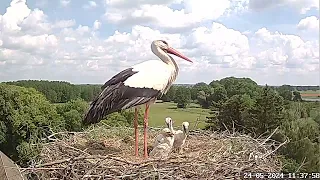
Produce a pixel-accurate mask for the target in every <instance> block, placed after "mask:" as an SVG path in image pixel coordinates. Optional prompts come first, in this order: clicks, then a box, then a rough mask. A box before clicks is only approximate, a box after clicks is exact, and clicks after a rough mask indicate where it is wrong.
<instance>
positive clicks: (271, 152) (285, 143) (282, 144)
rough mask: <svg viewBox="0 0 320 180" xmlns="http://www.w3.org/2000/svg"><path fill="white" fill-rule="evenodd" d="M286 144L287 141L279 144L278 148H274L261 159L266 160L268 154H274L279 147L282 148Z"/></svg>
mask: <svg viewBox="0 0 320 180" xmlns="http://www.w3.org/2000/svg"><path fill="white" fill-rule="evenodd" d="M286 143H287V140H285V141H284V142H283V143H281V144H279V146H278V147H276V148H275V149H274V150H273V151H271V152H269V153H267V154H265V155H264V156H263V158H266V157H268V156H269V155H270V154H272V153H274V152H276V151H277V150H278V149H279V148H280V147H281V146H283V145H284V144H286Z"/></svg>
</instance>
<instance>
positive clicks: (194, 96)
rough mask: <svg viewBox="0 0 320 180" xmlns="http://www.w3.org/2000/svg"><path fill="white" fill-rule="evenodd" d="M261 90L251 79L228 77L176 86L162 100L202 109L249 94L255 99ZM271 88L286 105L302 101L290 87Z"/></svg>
mask: <svg viewBox="0 0 320 180" xmlns="http://www.w3.org/2000/svg"><path fill="white" fill-rule="evenodd" d="M261 88H262V86H260V85H258V84H257V83H256V82H254V81H253V80H251V79H250V78H235V77H227V78H223V79H221V80H214V81H212V82H211V83H209V84H206V83H204V82H200V83H197V84H195V85H193V86H181V85H180V86H175V85H174V86H172V87H171V88H170V89H169V91H168V92H167V94H165V95H163V96H162V97H161V98H160V99H162V100H163V101H164V102H171V101H173V102H176V103H177V106H178V107H182V108H185V107H187V106H188V104H190V103H191V102H196V103H198V104H200V105H201V107H202V108H209V107H213V106H214V107H219V104H221V103H222V102H224V101H225V100H226V99H227V98H230V97H232V96H233V95H237V94H247V95H249V96H250V97H252V98H254V97H256V96H257V95H258V91H257V90H258V89H261ZM270 88H271V89H274V90H276V92H277V93H278V94H279V95H280V96H281V97H282V98H283V99H284V100H285V103H286V104H287V103H288V101H302V98H301V94H300V92H298V91H295V90H294V89H293V88H291V87H290V86H288V85H283V86H279V87H270Z"/></svg>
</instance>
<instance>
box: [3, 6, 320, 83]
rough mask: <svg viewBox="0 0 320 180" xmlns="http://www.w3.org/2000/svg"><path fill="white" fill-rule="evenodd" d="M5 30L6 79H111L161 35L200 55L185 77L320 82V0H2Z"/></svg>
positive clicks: (146, 53) (184, 67) (147, 53)
mask: <svg viewBox="0 0 320 180" xmlns="http://www.w3.org/2000/svg"><path fill="white" fill-rule="evenodd" d="M10 3H12V5H11V7H10ZM8 7H10V8H11V10H12V13H10V12H9V11H7V8H8ZM10 8H9V9H10ZM0 28H1V29H0V31H1V34H0V81H11V80H19V79H48V80H64V81H69V82H72V83H104V82H105V81H106V80H108V79H109V78H110V77H111V76H113V75H114V74H115V73H117V72H118V71H121V70H122V69H124V68H126V67H129V66H132V65H134V64H136V63H140V62H142V61H146V60H151V59H157V57H156V56H155V55H154V54H152V52H151V50H150V43H151V42H152V41H153V40H155V39H159V38H161V39H165V40H167V41H168V43H169V45H171V46H172V47H174V48H176V49H178V50H179V51H181V52H182V53H184V54H185V55H187V56H188V57H190V58H192V59H193V60H194V61H195V63H193V64H192V65H190V64H188V63H185V62H183V61H182V60H180V59H179V58H178V57H176V58H175V59H176V61H177V62H178V64H179V65H180V74H179V76H178V79H177V81H176V82H177V83H196V82H200V81H204V82H210V81H212V80H214V79H220V78H224V77H228V76H236V77H243V76H245V77H250V78H252V79H253V80H255V81H256V82H258V83H259V84H271V85H280V84H296V85H308V84H310V85H319V82H320V80H319V79H320V74H319V2H318V1H317V0H300V1H296V0H281V1H270V0H220V1H209V0H197V1H196V0H162V1H160V0H150V1H146V0H132V1H126V0H94V1H86V0H77V1H75V0H56V1H49V0H27V1H26V0H2V1H0Z"/></svg>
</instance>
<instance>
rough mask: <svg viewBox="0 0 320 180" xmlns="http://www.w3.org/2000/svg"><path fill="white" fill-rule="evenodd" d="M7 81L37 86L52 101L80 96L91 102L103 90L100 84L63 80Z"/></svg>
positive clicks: (12, 83)
mask: <svg viewBox="0 0 320 180" xmlns="http://www.w3.org/2000/svg"><path fill="white" fill-rule="evenodd" d="M6 83H7V84H10V85H16V86H22V87H27V88H35V89H36V90H37V91H39V92H41V93H42V94H44V95H45V97H46V98H47V99H48V100H49V101H50V102H52V103H65V102H68V101H71V100H75V99H78V98H81V99H83V100H85V101H87V102H89V101H92V99H93V98H94V97H95V96H96V95H98V94H99V93H100V92H101V89H100V87H101V86H100V85H74V84H70V83H69V82H63V81H46V80H21V81H14V82H6Z"/></svg>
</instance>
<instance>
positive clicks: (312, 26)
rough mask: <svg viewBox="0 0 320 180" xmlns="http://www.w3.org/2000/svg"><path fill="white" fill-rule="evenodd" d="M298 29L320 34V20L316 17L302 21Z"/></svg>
mask: <svg viewBox="0 0 320 180" xmlns="http://www.w3.org/2000/svg"><path fill="white" fill-rule="evenodd" d="M297 28H298V29H300V30H307V31H314V32H319V18H317V17H315V16H309V17H306V18H304V19H301V20H300V22H299V24H298V25H297Z"/></svg>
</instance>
